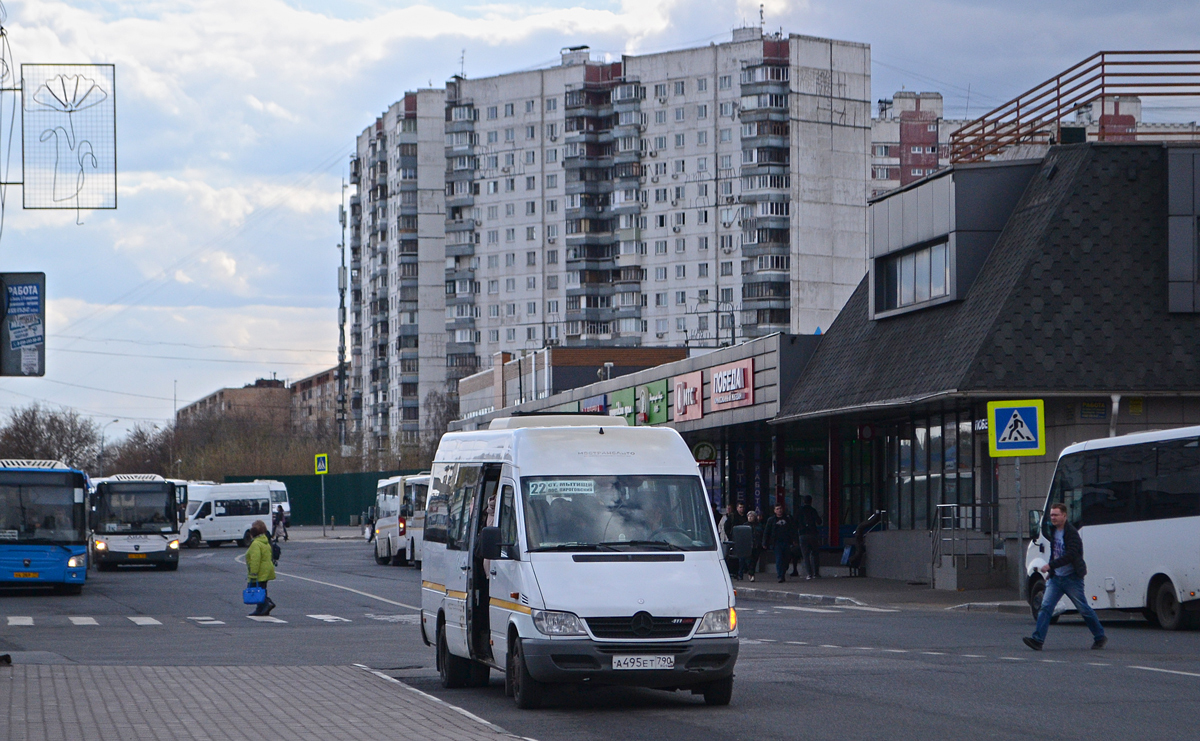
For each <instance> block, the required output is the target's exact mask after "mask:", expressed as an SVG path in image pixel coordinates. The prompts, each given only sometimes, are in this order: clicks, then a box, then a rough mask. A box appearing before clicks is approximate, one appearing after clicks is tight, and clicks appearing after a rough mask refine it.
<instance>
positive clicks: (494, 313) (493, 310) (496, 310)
mask: <svg viewBox="0 0 1200 741" xmlns="http://www.w3.org/2000/svg"><path fill="white" fill-rule="evenodd" d="M489 293H490V291H489ZM488 318H490V319H499V318H500V304H489V305H488Z"/></svg>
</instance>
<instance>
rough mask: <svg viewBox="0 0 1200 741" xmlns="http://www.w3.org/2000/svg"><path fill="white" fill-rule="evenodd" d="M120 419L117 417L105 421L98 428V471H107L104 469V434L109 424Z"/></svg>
mask: <svg viewBox="0 0 1200 741" xmlns="http://www.w3.org/2000/svg"><path fill="white" fill-rule="evenodd" d="M120 421H121V420H119V419H114V420H113V421H111V422H105V423H104V426H103V427H101V428H100V455H99V456H98V458H99V460H98V461H97V463H98V464H99V466H98V468H99V469H100V471H101V472H102V473H108V472H107V471H105V470H104V454H105V447H104V434H105V433H106V432H107V431H108V426H109V425H111V424H116V423H117V422H120Z"/></svg>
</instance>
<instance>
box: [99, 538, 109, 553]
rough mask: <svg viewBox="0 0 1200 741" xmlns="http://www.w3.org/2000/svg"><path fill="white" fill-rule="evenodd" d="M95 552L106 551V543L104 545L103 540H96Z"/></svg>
mask: <svg viewBox="0 0 1200 741" xmlns="http://www.w3.org/2000/svg"><path fill="white" fill-rule="evenodd" d="M96 550H98V551H106V550H108V543H105V542H104V541H103V540H97V541H96Z"/></svg>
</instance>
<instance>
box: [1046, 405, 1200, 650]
mask: <svg viewBox="0 0 1200 741" xmlns="http://www.w3.org/2000/svg"><path fill="white" fill-rule="evenodd" d="M1058 503H1062V504H1065V505H1066V506H1067V510H1068V520H1069V521H1070V522H1071V524H1072V525H1074V526H1075V527H1076V528H1078V529H1079V536H1080V538H1081V539H1082V540H1083V559H1084V561H1085V562H1086V563H1087V576H1086V577H1085V578H1084V586H1085V596H1086V597H1087V599H1088V601H1089V603H1090V604H1091V605H1092V607H1093V608H1095V609H1097V610H1123V611H1128V612H1137V613H1141V614H1142V615H1144V616H1145V617H1146V619H1147V620H1149V621H1150V622H1152V623H1155V624H1157V625H1159V626H1161V627H1163V628H1166V629H1167V630H1177V629H1179V628H1181V627H1184V626H1185V625H1187V624H1189V623H1195V622H1197V619H1200V596H1197V593H1198V592H1200V567H1198V564H1200V427H1182V428H1178V429H1174V430H1166V431H1157V432H1143V433H1137V434H1133V435H1123V436H1120V437H1109V438H1102V439H1099V440H1091V441H1089V442H1084V443H1077V444H1075V445H1071V446H1069V447H1067V448H1066V449H1065V450H1064V451H1063V452H1062V455H1060V456H1059V459H1058V466H1057V468H1056V469H1055V471H1054V479H1053V482H1052V483H1051V485H1050V493H1049V495H1048V496H1047V497H1046V504H1045V506H1044V507H1043V508H1042V511H1041V512H1038V511H1036V510H1035V511H1032V512H1030V544H1029V548H1028V550H1027V551H1026V556H1025V573H1026V578H1027V579H1028V582H1027V584H1028V587H1029V591H1028V594H1029V603H1030V607H1031V608H1032V610H1033V612H1034V615H1035V616H1036V614H1037V611H1038V610H1039V609H1040V607H1041V603H1042V595H1043V593H1044V592H1045V588H1046V584H1045V581H1044V580H1043V578H1042V573H1041V571H1040V569H1041V567H1042V566H1043V565H1044V564H1046V563H1047V562H1048V561H1049V560H1050V537H1051V535H1052V532H1051V528H1052V527H1053V526H1052V525H1051V524H1050V514H1049V513H1050V505H1052V504H1058ZM1068 608H1070V609H1074V608H1073V607H1071V602H1070V600H1068V599H1067V598H1066V597H1063V599H1062V601H1061V602H1060V603H1059V604H1058V605H1057V606H1056V607H1055V612H1056V613H1061V612H1063V611H1065V610H1066V609H1068Z"/></svg>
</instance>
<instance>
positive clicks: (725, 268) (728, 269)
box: [721, 260, 733, 277]
mask: <svg viewBox="0 0 1200 741" xmlns="http://www.w3.org/2000/svg"><path fill="white" fill-rule="evenodd" d="M729 275H733V261H732V260H726V261H724V262H722V263H721V276H722V277H725V276H729Z"/></svg>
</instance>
